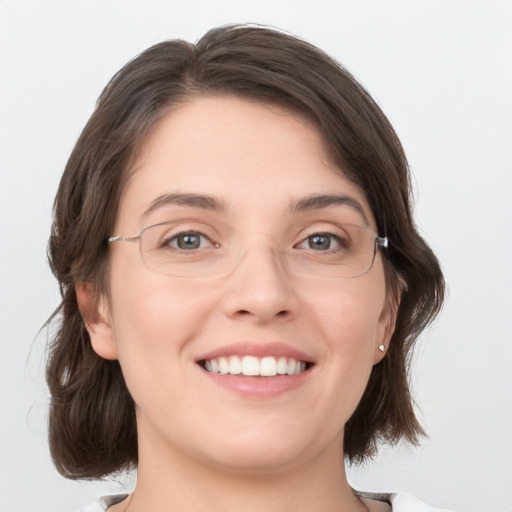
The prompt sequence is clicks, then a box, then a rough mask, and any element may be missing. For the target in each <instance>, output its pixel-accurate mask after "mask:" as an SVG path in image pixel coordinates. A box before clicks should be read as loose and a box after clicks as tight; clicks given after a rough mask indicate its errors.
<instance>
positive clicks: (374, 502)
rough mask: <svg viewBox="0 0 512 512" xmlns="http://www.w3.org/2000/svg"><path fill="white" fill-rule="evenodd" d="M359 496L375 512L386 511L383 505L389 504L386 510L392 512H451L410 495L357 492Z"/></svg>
mask: <svg viewBox="0 0 512 512" xmlns="http://www.w3.org/2000/svg"><path fill="white" fill-rule="evenodd" d="M357 494H358V495H359V496H360V497H361V498H363V499H364V500H365V502H366V504H367V506H368V508H369V510H370V511H375V512H377V511H380V510H384V508H383V506H382V505H383V504H387V507H385V509H386V510H389V511H391V512H450V511H449V510H446V509H442V508H435V507H431V506H430V505H427V504H426V503H424V502H423V501H421V500H420V499H419V498H416V496H414V495H412V494H410V493H371V492H357ZM389 507H391V508H389Z"/></svg>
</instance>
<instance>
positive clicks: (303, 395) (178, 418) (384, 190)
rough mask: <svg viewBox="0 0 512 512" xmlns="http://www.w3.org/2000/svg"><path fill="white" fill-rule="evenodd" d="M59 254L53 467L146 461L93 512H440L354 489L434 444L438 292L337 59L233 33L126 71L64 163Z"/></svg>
mask: <svg viewBox="0 0 512 512" xmlns="http://www.w3.org/2000/svg"><path fill="white" fill-rule="evenodd" d="M124 242H127V243H124ZM50 255H51V264H52V269H53V271H54V273H55V275H56V277H57V279H58V280H59V283H60V285H61V290H62V295H63V301H62V306H61V309H60V317H59V320H60V329H59V331H58V333H57V336H56V337H55V339H54V340H53V342H52V345H51V352H50V358H49V361H48V368H47V380H48V384H49V387H50V391H51V393H52V397H53V401H52V406H51V411H50V447H51V451H52V455H53V458H54V461H55V464H56V466H57V468H58V469H59V471H60V472H61V473H62V474H63V475H65V476H67V477H69V478H76V479H81V478H101V477H103V476H106V475H109V474H111V473H115V472H118V471H122V470H125V469H129V468H133V467H136V468H137V470H138V478H137V485H136V488H135V490H134V492H133V493H132V494H131V495H129V496H117V497H107V498H103V499H101V500H100V501H99V502H98V503H96V504H95V505H94V506H93V508H91V509H89V510H106V509H107V508H108V509H109V510H111V511H121V510H125V511H129V512H136V511H142V510H151V509H154V510H159V511H171V510H172V511H176V510H179V511H180V512H186V511H189V510H190V511H192V510H193V511H200V510H204V511H212V510H218V511H231V510H237V511H238V510H244V511H253V510H254V511H255V510H258V511H259V510H261V509H262V508H265V509H266V510H268V511H275V512H278V511H285V510H291V509H293V510H294V511H311V510H322V511H333V512H334V511H341V510H351V511H364V510H374V511H380V510H387V511H389V510H393V511H395V512H396V511H405V510H406V511H407V512H414V510H418V511H419V510H426V508H421V507H425V505H422V504H420V503H419V502H418V500H416V499H415V498H412V497H409V496H404V495H391V494H390V495H384V496H376V495H375V496H363V495H362V494H361V493H357V492H356V491H354V490H352V489H351V488H350V486H349V485H348V482H347V478H346V475H345V468H344V463H343V459H344V457H346V458H347V459H348V460H350V461H356V462H360V461H363V460H364V459H365V458H367V457H369V456H371V455H373V454H374V453H375V451H376V449H377V447H378V443H379V442H381V441H387V442H390V443H395V442H397V441H398V440H399V439H401V438H405V439H407V440H409V441H411V442H412V443H415V442H417V440H418V437H419V436H420V435H421V434H422V429H421V426H420V425H419V423H418V421H417V420H416V417H415V415H414V411H413V408H412V403H411V397H410V393H409V388H408V384H407V373H406V370H407V368H406V360H407V357H408V354H409V353H410V350H411V348H412V346H413V344H414V342H415V340H416V338H417V336H418V334H419V333H420V332H421V330H422V329H423V328H424V327H425V326H426V325H427V324H428V323H429V322H430V321H431V320H432V319H433V318H434V316H435V315H436V314H437V312H438V311H439V309H440V307H441V304H442V300H443V291H444V283H443V278H442V274H441V271H440V268H439V264H438V262H437V260H436V258H435V256H434V255H433V254H432V252H431V250H430V249H429V248H428V246H427V245H426V244H425V242H424V241H423V240H422V239H421V237H420V236H419V235H418V233H417V232H416V230H415V227H414V225H413V222H412V214H411V211H410V200H409V176H408V169H407V163H406V159H405V156H404V154H403V151H402V149H401V146H400V143H399V142H398V139H397V137H396V135H395V133H394V131H393V130H392V128H391V126H390V125H389V122H388V121H387V119H386V118H385V116H384V115H383V113H382V112H381V111H380V109H379V108H378V107H377V106H376V104H375V103H374V102H373V100H372V99H371V98H370V97H369V96H368V94H367V93H366V92H365V91H364V89H363V88H362V87H361V86H360V85H359V84H358V83H357V82H356V81H355V80H354V79H353V77H351V76H350V74H349V73H348V72H347V71H346V70H344V69H343V68H342V67H341V66H340V65H338V64H337V63H336V62H334V61H333V60H331V59H330V58H329V57H327V56H326V55H325V54H324V53H322V52H321V51H320V50H318V49H316V48H314V47H313V46H311V45H309V44H307V43H305V42H303V41H301V40H299V39H297V38H294V37H292V36H289V35H286V34H283V33H280V32H278V31H275V30H269V29H265V28H260V27H224V28H220V29H215V30H213V31H211V32H209V33H208V34H206V35H205V36H204V37H203V38H202V39H201V40H200V41H199V42H198V43H197V44H196V45H192V44H189V43H186V42H183V41H169V42H164V43H161V44H158V45H156V46H154V47H152V48H150V49H149V50H147V51H146V52H144V53H143V54H141V55H140V56H138V57H137V58H136V59H134V60H133V61H132V62H130V63H129V64H127V66H126V67H125V68H123V69H122V70H121V71H120V72H119V73H118V74H117V75H116V76H115V77H114V78H113V80H112V81H111V82H110V84H109V85H108V86H107V88H106V89H105V91H104V92H103V94H102V96H101V98H100V100H99V103H98V106H97V109H96V111H95V112H94V113H93V115H92V117H91V119H90V120H89V122H88V124H87V126H86V127H85V129H84V131H83V133H82V135H81V136H80V138H79V140H78V142H77V145H76V147H75V149H74V151H73V153H72V155H71V157H70V159H69V162H68V165H67V167H66V170H65V172H64V175H63V178H62V181H61V184H60V188H59V191H58V194H57V198H56V202H55V216H54V225H53V231H52V236H51V239H50ZM414 507H417V508H414ZM429 510H430V509H429Z"/></svg>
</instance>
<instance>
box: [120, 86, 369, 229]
mask: <svg viewBox="0 0 512 512" xmlns="http://www.w3.org/2000/svg"><path fill="white" fill-rule="evenodd" d="M130 175H131V176H130V179H129V181H128V183H127V185H126V187H125V190H124V192H123V194H122V197H121V203H120V208H119V212H118V223H117V224H118V226H123V225H126V226H127V227H129V228H132V229H133V228H135V227H142V226H140V225H137V226H135V224H137V222H138V220H137V219H138V218H140V216H141V215H142V214H143V212H145V211H147V209H148V207H149V206H150V205H151V204H152V202H154V201H155V199H157V198H158V197H160V196H162V195H165V194H183V193H185V194H202V195H208V196H213V197H217V198H219V199H220V200H221V201H223V202H224V203H225V204H227V205H228V206H229V207H230V209H231V211H234V212H235V213H236V212H240V211H246V210H248V209H249V210H250V209H251V208H255V209H258V208H259V209H260V210H262V209H264V210H265V212H266V213H269V212H271V211H272V212H275V213H276V214H277V213H278V212H279V210H280V209H281V210H282V209H284V208H286V207H288V206H289V204H290V203H291V202H294V201H295V202H296V201H298V200H300V199H302V198H303V197H305V196H311V195H313V194H317V195H332V194H344V195H349V196H351V197H353V198H354V199H355V200H356V201H358V202H359V203H361V205H362V207H363V209H364V212H365V214H366V216H367V218H371V212H370V209H369V206H368V203H367V201H366V198H365V196H364V193H363V192H362V191H361V190H360V189H359V187H357V186H356V185H355V184H354V183H352V182H351V181H349V180H348V179H347V178H346V177H345V176H343V173H342V171H341V170H340V169H338V168H337V167H336V166H335V165H334V164H333V163H332V162H331V161H330V160H329V158H328V157H327V151H326V147H325V144H324V141H323V139H322V136H321V134H320V133H319V131H318V129H317V128H316V127H315V126H314V125H313V123H311V122H310V121H309V120H307V119H306V118H304V117H303V116H301V115H299V114H297V113H293V112H291V111H289V110H286V109H284V108H282V107H279V106H275V105H268V104H262V103H256V102H250V101H247V100H243V99H240V98H236V97H232V96H220V97H219V96H214V97H200V98H196V99H194V100H192V101H190V102H188V103H185V104H183V105H181V106H180V107H178V108H176V109H174V110H173V111H172V112H170V113H169V114H167V116H166V117H164V118H163V119H162V120H161V121H159V122H158V123H157V124H156V125H155V126H154V127H153V129H152V131H151V132H150V134H149V135H148V136H147V138H146V140H145V141H144V144H143V146H142V148H141V151H140V153H139V156H138V158H137V160H136V162H135V164H134V166H133V168H132V170H131V173H130Z"/></svg>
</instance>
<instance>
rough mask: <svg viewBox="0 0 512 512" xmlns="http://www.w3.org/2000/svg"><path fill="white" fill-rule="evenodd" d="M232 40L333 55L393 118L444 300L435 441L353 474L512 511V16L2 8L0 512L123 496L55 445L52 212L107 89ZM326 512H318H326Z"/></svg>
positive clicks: (396, 6) (434, 397) (426, 339)
mask: <svg viewBox="0 0 512 512" xmlns="http://www.w3.org/2000/svg"><path fill="white" fill-rule="evenodd" d="M232 22H257V23H262V24H270V25H274V26H277V27H280V28H282V29H285V30H287V31H290V32H292V33H294V34H297V35H299V36H301V37H303V38H305V39H306V40H308V41H310V42H312V43H313V44H315V45H317V46H319V47H320V48H322V49H324V50H325V51H327V52H328V53H330V54H332V55H333V56H334V57H335V58H337V59H338V60H339V61H341V62H342V63H343V64H344V65H346V66H347V67H348V68H349V69H350V70H351V71H352V72H353V73H354V74H355V75H356V77H358V79H359V80H360V81H361V82H362V83H363V84H364V85H365V86H366V87H367V88H368V90H369V91H370V93H371V94H372V95H373V96H374V97H375V99H376V101H377V102H378V103H379V104H380V105H381V107H382V108H383V110H384V111H385V112H386V114H387V115H388V116H389V118H390V120H391V122H392V123H393V125H394V126H395V128H396V130H397V132H398V134H399V136H400V137H401V140H402V142H403V144H404V146H405V149H406V152H407V154H408V157H409V160H410V163H411V167H412V171H413V174H414V189H415V196H416V219H417V223H418V225H419V228H420V230H421V232H422V233H423V234H424V236H425V237H426V239H427V240H428V241H429V243H430V244H431V245H432V247H433V249H434V250H435V251H436V253H437V254H438V256H439V258H440V260H441V262H442V265H443V268H444V271H445V273H446V278H447V282H448V286H449V296H448V299H447V303H446V307H445V308H444V311H443V313H442V315H441V317H440V318H439V320H438V322H437V323H436V324H435V325H434V326H433V327H432V328H431V329H430V330H429V331H428V332H427V333H425V335H424V336H423V337H422V339H421V342H420V343H419V345H418V347H417V350H416V352H415V358H414V364H413V369H412V375H411V380H412V385H413V388H414V392H415V397H416V402H417V405H418V410H419V414H420V417H421V419H422V421H423V423H424V426H425V428H426V430H427V431H428V433H429V435H430V437H429V438H428V439H426V440H425V441H424V442H423V444H422V445H421V447H419V448H417V449H410V448H407V447H405V446H399V447H397V448H394V449H386V448H384V449H383V450H382V452H381V454H380V456H379V457H378V458H377V459H376V460H375V462H373V463H371V464H368V465H366V466H365V467H362V468H353V469H351V470H350V471H349V474H350V480H351V482H352V484H353V485H354V486H355V487H356V488H359V489H362V490H370V491H379V490H383V491H396V490H401V491H410V492H414V493H415V494H417V495H418V496H420V497H421V498H422V499H423V500H425V501H427V502H428V503H430V504H433V505H436V506H438V507H445V508H448V509H453V510H456V511H461V512H462V511H464V512H494V511H496V512H499V511H500V512H501V511H504V512H510V511H512V441H511V435H512V399H511V394H512V334H511V327H510V325H511V317H512V265H511V255H512V250H511V249H512V229H511V226H512V201H511V195H512V194H511V192H512V183H511V172H512V99H511V98H512V68H511V65H512V1H510V0H389V1H387V0H309V1H307V2H305V1H300V0H282V1H280V0H259V1H254V2H243V1H240V0H238V1H235V0H215V1H211V2H210V1H208V2H207V1H200V0H188V1H186V2H178V1H174V0H168V1H164V0H145V1H144V2H143V1H142V0H141V1H136V0H108V1H105V0H62V1H43V0H36V1H25V0H11V1H9V0H0V130H1V132H0V172H1V175H0V180H1V181H0V208H1V210H0V213H1V215H0V249H1V255H0V336H1V338H0V343H1V346H0V349H1V354H0V403H1V407H0V510H1V511H3V512H36V511H37V512H41V511H43V512H46V511H48V512H50V511H51V512H65V511H68V512H72V511H73V510H76V509H77V508H78V507H79V506H80V505H85V504H87V503H89V502H92V501H94V499H95V498H96V496H97V495H100V494H105V493H109V492H115V491H117V490H118V489H120V488H121V487H122V486H123V485H128V486H129V485H130V482H128V483H126V482H106V483H105V482H101V483H87V482H85V483H77V482H72V481H67V480H64V479H63V478H62V477H60V476H59V475H58V474H57V472H56V471H55V469H54V468H53V466H52V464H51V461H50V458H49V455H48V449H47V445H46V435H47V434H46V414H47V403H48V396H47V392H46V389H45V384H44V356H45V347H46V338H47V333H46V331H43V332H41V333H40V334H39V335H38V330H39V328H40V327H41V325H42V324H43V323H44V322H45V320H46V318H47V317H48V316H49V315H50V314H51V312H52V311H53V310H54V308H55V307H56V306H57V304H58V302H59V294H58V289H57V286H56V283H55V282H54V280H53V277H52V276H51V274H50V271H49V269H48V266H47V262H46V255H45V252H46V243H47V238H48V235H49V231H50V223H51V208H52V201H53V197H54V194H55V191H56V189H57V185H58V181H59V177H60V175H61V173H62V171H63V168H64V165H65V162H66V160H67V158H68V156H69V153H70V151H71V149H72V146H73V144H74V142H75V140H76V138H77V136H78V135H79V133H80V130H81V129H82V127H83V126H84V124H85V122H86V120H87V119H88V117H89V115H90V114H91V112H92V109H93V107H94V104H95V100H96V98H97V97H98V95H99V93H100V92H101V90H102V88H103V86H104V85H105V84H106V83H107V81H108V80H109V79H110V77H111V76H112V75H113V74H114V73H115V72H116V71H117V70H118V69H119V68H120V67H121V66H122V65H123V64H125V62H127V61H128V60H129V59H130V58H132V57H133V56H135V55H136V54H137V53H139V52H141V51H142V50H144V49H145V48H146V47H148V46H149V45H151V44H153V43H156V42H158V41H161V40H164V39H170V38H177V37H179V38H185V39H187V40H189V41H194V40H196V39H197V38H199V37H200V36H201V35H202V34H203V33H204V32H205V31H206V30H207V29H209V28H211V27H213V26H216V25H222V24H226V23H232ZM315 512H316V511H315Z"/></svg>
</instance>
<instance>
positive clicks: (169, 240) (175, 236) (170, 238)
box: [160, 230, 219, 252]
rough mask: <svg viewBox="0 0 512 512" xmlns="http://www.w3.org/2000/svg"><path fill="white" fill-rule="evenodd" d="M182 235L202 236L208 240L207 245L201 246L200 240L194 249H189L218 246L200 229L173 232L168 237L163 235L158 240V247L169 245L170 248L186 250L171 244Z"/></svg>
mask: <svg viewBox="0 0 512 512" xmlns="http://www.w3.org/2000/svg"><path fill="white" fill-rule="evenodd" d="M184 236H198V237H200V238H203V239H205V240H207V241H208V245H207V246H202V247H201V245H202V244H201V242H200V246H199V247H197V248H194V249H189V250H196V249H205V248H206V247H215V246H217V247H218V246H219V244H217V243H216V242H213V241H212V240H211V239H210V238H209V237H208V236H206V235H205V234H204V233H201V232H200V231H193V230H191V231H180V232H179V233H174V234H173V235H171V236H168V237H165V238H163V239H162V241H161V242H160V247H161V248H165V247H167V248H169V247H171V248H172V249H174V250H178V251H185V252H186V251H187V249H183V248H181V247H174V246H172V245H171V244H172V242H177V241H178V239H179V238H180V237H184Z"/></svg>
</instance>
